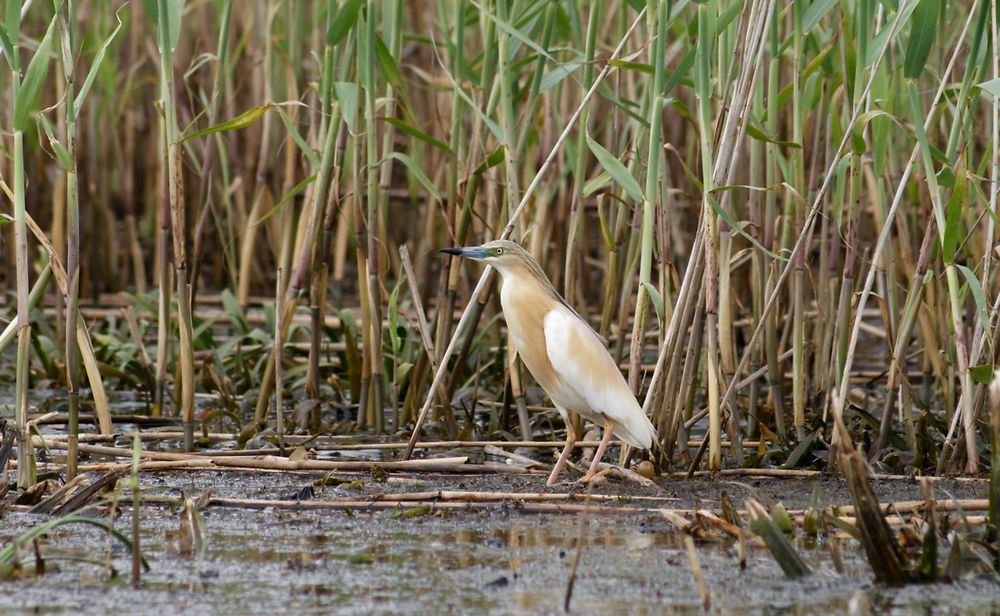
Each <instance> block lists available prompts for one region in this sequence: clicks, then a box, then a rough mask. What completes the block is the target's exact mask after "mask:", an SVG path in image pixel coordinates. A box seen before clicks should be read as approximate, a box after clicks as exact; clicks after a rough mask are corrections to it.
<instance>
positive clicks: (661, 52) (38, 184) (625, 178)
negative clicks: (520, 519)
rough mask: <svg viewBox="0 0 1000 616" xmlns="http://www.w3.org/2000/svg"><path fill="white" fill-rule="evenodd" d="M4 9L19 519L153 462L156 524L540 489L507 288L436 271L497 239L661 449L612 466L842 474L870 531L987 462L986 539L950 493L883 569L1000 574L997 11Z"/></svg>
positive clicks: (371, 4) (931, 1) (539, 5)
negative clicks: (224, 484) (881, 507)
mask: <svg viewBox="0 0 1000 616" xmlns="http://www.w3.org/2000/svg"><path fill="white" fill-rule="evenodd" d="M0 6H2V7H3V12H2V15H0V24H2V28H0V43H2V47H0V53H2V56H3V61H2V62H0V92H2V93H3V95H2V96H3V98H2V100H3V101H4V103H3V104H2V105H0V189H2V192H0V289H2V290H3V293H2V297H0V302H2V303H0V318H3V319H4V322H3V326H4V329H3V331H2V333H0V402H2V403H3V404H4V407H5V408H6V409H8V410H7V411H6V416H7V417H8V418H9V419H10V420H11V421H10V426H9V428H8V429H7V430H6V432H5V437H6V439H5V443H6V446H5V447H4V448H3V449H2V450H0V454H2V455H3V456H5V460H4V461H5V463H7V464H8V467H9V468H10V469H12V473H16V477H14V476H13V475H12V477H11V479H12V481H11V483H10V484H9V485H8V486H7V492H6V494H7V496H6V498H8V500H12V499H13V498H15V497H16V498H25V500H24V501H23V506H25V507H28V506H34V505H35V504H36V503H39V502H45V500H44V499H46V498H52V497H53V496H54V494H53V492H57V491H58V485H59V482H61V481H66V482H73V481H75V479H74V478H75V477H77V476H81V477H86V480H83V479H81V480H78V481H77V482H76V483H75V484H72V487H73V488H74V489H76V488H81V487H83V486H85V485H91V486H93V485H95V484H94V483H91V482H92V481H100V480H102V479H96V480H95V479H94V477H93V476H90V475H87V473H102V474H103V475H101V476H102V477H107V476H108V475H107V474H109V473H110V474H112V475H114V477H113V478H112V479H118V478H120V477H124V475H126V474H129V473H133V470H132V468H131V467H130V466H129V465H128V464H127V463H123V464H116V463H114V462H111V461H109V460H113V459H114V458H123V459H128V458H133V454H134V460H135V465H136V468H135V471H134V473H133V474H134V477H133V478H132V479H131V481H132V482H133V483H132V488H131V490H130V491H128V494H129V495H134V496H135V501H134V505H135V506H136V507H137V508H138V507H140V501H141V499H140V498H139V492H140V485H141V484H142V478H143V477H146V476H147V475H146V474H147V473H157V472H164V471H168V470H176V469H178V468H186V469H189V470H190V469H197V468H204V467H205V466H206V465H212V466H219V465H228V466H229V467H230V468H239V469H243V470H242V471H241V472H252V471H253V470H255V469H256V470H260V469H265V470H266V469H277V470H286V471H293V470H297V471H305V470H310V471H312V472H327V471H336V472H345V473H348V474H350V473H366V472H369V471H371V472H372V473H374V474H375V475H377V476H381V473H386V472H388V473H393V472H401V473H404V474H405V473H420V472H442V473H461V474H468V473H477V472H482V473H501V472H505V473H510V474H514V473H517V474H523V475H524V476H525V477H527V478H536V477H535V476H536V475H539V474H540V473H541V472H542V471H540V470H537V469H539V468H542V467H544V466H546V465H551V460H550V459H549V458H548V456H547V454H548V451H549V449H548V448H547V447H543V446H542V443H541V442H545V443H546V444H548V443H551V444H552V446H560V445H561V444H562V443H561V442H559V440H560V439H561V438H563V434H564V432H563V430H564V427H563V425H562V423H561V421H560V419H559V416H558V414H557V413H556V412H555V410H554V409H552V408H551V407H550V405H549V402H548V400H547V399H546V398H545V396H544V395H543V394H542V392H540V390H538V389H537V388H536V387H535V385H534V383H533V382H532V381H531V378H530V375H528V374H527V372H526V371H525V370H524V369H523V367H522V366H521V365H520V362H519V361H518V359H517V358H516V355H515V354H514V353H512V352H511V351H510V346H509V344H508V342H507V339H506V334H505V328H504V321H503V318H502V317H501V315H500V311H499V304H498V302H497V299H496V296H497V293H496V289H495V281H494V276H493V275H492V274H490V273H489V272H486V273H483V272H481V271H480V270H478V269H477V268H475V267H469V266H468V264H466V266H459V264H458V263H457V262H453V259H452V258H451V257H447V256H444V255H440V254H438V253H437V249H438V248H441V247H445V246H462V245H475V244H479V243H482V242H484V241H486V240H490V239H494V238H499V237H504V238H510V239H514V240H516V241H518V242H519V243H521V244H522V245H523V246H525V248H527V249H528V251H529V252H530V253H531V254H532V255H533V256H534V257H535V258H536V259H537V260H538V261H539V263H540V264H541V266H542V268H543V269H544V270H545V271H546V272H547V274H548V276H549V278H550V279H551V281H552V283H553V285H554V286H555V288H556V289H558V290H559V291H560V292H561V293H562V294H563V296H564V297H565V298H566V300H567V302H568V303H569V304H570V305H571V306H573V307H574V308H575V309H576V310H577V311H578V312H579V313H580V314H581V315H584V316H585V317H586V318H587V319H588V320H589V321H590V323H591V324H592V325H593V327H594V329H595V330H597V331H598V332H599V333H600V334H601V335H602V336H603V337H604V338H605V340H606V341H607V344H608V347H609V349H610V351H611V353H612V356H613V357H614V358H615V360H616V361H617V362H619V364H620V366H621V369H622V371H623V373H624V374H625V375H626V378H627V379H628V383H629V386H630V387H631V388H632V389H633V391H634V392H635V394H636V395H637V397H638V398H639V399H640V401H641V402H642V403H643V410H644V411H645V412H646V413H647V414H648V415H649V416H650V417H651V419H652V421H653V423H654V425H655V426H656V429H657V443H658V447H657V448H656V449H655V451H654V452H653V454H652V456H651V459H650V460H649V461H648V466H647V467H644V468H643V469H641V470H642V473H643V474H642V475H638V474H636V473H631V474H630V473H629V472H628V471H627V470H626V471H624V472H623V471H616V472H618V473H619V475H618V476H619V477H622V476H624V477H627V478H628V480H629V481H633V482H637V483H639V484H642V481H643V477H647V479H646V480H645V481H650V480H649V479H648V477H653V478H654V479H653V481H651V482H650V484H652V485H650V484H642V485H643V486H645V489H649V490H659V489H660V488H657V487H656V486H657V485H662V483H663V482H664V481H667V482H669V481H672V480H673V479H671V477H675V476H676V477H679V476H683V475H688V476H690V475H692V474H694V473H702V472H709V473H715V472H721V473H727V472H728V473H730V474H734V475H736V474H740V475H752V474H753V473H754V472H757V473H770V474H771V475H782V474H784V475H787V476H789V477H794V476H806V475H808V476H812V474H818V473H838V474H841V473H842V474H843V475H845V476H846V477H847V485H848V487H849V490H848V492H849V494H850V495H851V497H852V499H853V500H854V502H855V503H856V504H857V506H858V507H859V509H860V508H862V507H863V506H862V504H861V503H862V502H867V503H868V506H869V507H870V511H871V512H876V511H878V509H877V506H876V505H877V503H873V502H872V501H873V495H872V493H871V488H870V486H868V479H867V477H868V476H869V475H871V474H872V473H875V474H879V475H881V476H886V475H893V476H908V475H929V476H940V475H953V474H961V475H967V476H969V477H970V478H982V477H983V475H984V473H986V472H987V470H989V471H990V472H992V473H993V474H994V475H996V476H997V477H998V481H996V482H994V483H996V484H997V485H996V489H997V492H996V494H993V493H991V495H990V501H989V504H988V505H989V506H986V507H985V508H986V509H988V510H989V511H990V515H989V516H987V517H986V518H983V519H981V520H979V526H980V530H978V531H976V532H977V533H980V534H976V535H975V537H976V538H975V540H972V539H969V541H968V542H967V543H966V544H962V540H960V539H957V538H956V537H957V535H954V534H951V535H949V533H948V532H947V529H945V528H942V526H941V525H940V524H939V523H938V521H937V519H936V517H935V513H934V511H935V508H934V505H932V503H935V502H937V501H936V499H935V498H934V495H933V494H932V493H931V492H930V491H929V492H927V494H924V495H922V496H921V500H922V501H923V502H925V503H926V506H927V507H928V508H929V509H928V510H922V513H921V517H920V520H919V523H916V525H915V526H914V527H913V533H914V536H917V537H923V538H924V539H925V541H924V544H922V545H921V546H920V547H919V549H914V550H913V551H911V552H912V553H909V554H908V553H907V550H908V549H909V548H908V545H907V544H906V543H905V542H904V543H903V544H902V545H901V546H900V545H897V546H896V548H895V553H888V554H886V553H883V554H882V555H881V556H879V555H878V554H874V553H872V552H870V551H869V552H868V553H867V556H868V557H869V560H870V561H871V562H873V564H876V563H881V564H885V563H886V562H889V561H892V562H895V563H896V566H898V568H899V569H898V573H899V576H898V579H894V580H889V581H892V582H900V583H901V582H904V581H915V580H916V579H918V578H919V579H938V577H940V576H939V572H938V570H937V569H934V570H933V571H931V572H929V573H927V574H926V575H925V576H924V577H923V578H921V575H922V574H921V573H920V571H923V569H921V567H924V566H926V567H930V566H931V564H930V563H931V562H932V561H933V559H934V558H935V557H936V554H937V552H936V551H934V550H937V543H936V538H938V537H940V538H941V539H942V541H944V540H946V539H947V541H948V542H949V545H951V546H960V547H959V548H954V547H952V548H949V549H952V550H955V549H958V550H959V556H956V557H955V558H960V557H961V554H962V552H961V550H962V549H965V548H964V547H961V546H962V545H966V546H968V545H973V544H975V545H983V546H987V547H984V548H983V549H984V550H986V552H983V553H979V552H977V553H976V554H978V556H981V558H979V560H980V561H982V562H983V563H987V564H989V563H992V564H989V566H986V565H985V564H984V565H983V566H984V567H985V570H989V571H990V572H993V573H991V574H995V572H994V568H995V566H996V564H997V549H996V533H995V530H994V527H993V525H992V521H993V520H994V519H995V517H996V515H997V512H998V511H1000V506H998V505H997V503H1000V398H996V399H995V403H994V405H993V406H992V407H991V405H990V396H989V395H988V393H987V391H988V384H989V382H990V380H991V379H992V378H993V374H994V371H995V368H996V366H995V364H997V363H998V361H997V353H998V344H1000V327H998V323H997V317H998V315H1000V273H998V270H1000V268H998V266H997V263H994V261H996V260H997V258H998V256H1000V253H998V252H997V250H996V247H997V222H998V218H997V209H996V206H997V194H998V189H1000V184H998V181H1000V150H998V149H997V143H998V141H1000V51H998V47H997V38H998V35H1000V29H998V21H997V8H996V5H995V3H989V2H984V1H982V0H951V1H949V0H882V1H879V0H842V1H840V2H837V1H835V0H811V1H809V0H791V1H789V2H771V1H768V0H743V1H739V2H729V1H722V0H705V1H704V2H689V1H684V0H677V1H668V0H646V1H642V0H590V1H588V2H575V1H562V0H436V1H431V0H420V1H416V2H403V1H402V0H315V1H312V2H298V1H293V0H254V1H246V2H243V1H234V0H192V1H187V2H185V1H184V0H142V1H139V0H132V1H131V2H119V1H114V2H98V1H86V0H55V1H54V2H48V1H43V0H35V1H31V0H6V2H3V3H0ZM481 273H482V277H480V274H481ZM578 427H579V428H581V429H579V430H577V431H576V433H577V434H584V433H585V432H584V430H583V426H578ZM125 432H128V433H132V432H135V433H136V435H137V438H136V439H135V440H134V441H133V439H132V437H131V436H129V437H128V438H123V437H121V436H119V435H121V434H122V433H125ZM591 443H592V439H591ZM133 445H134V447H135V448H136V450H135V452H133ZM591 446H592V444H591ZM365 447H374V448H375V449H376V450H377V451H379V452H380V456H382V455H384V457H380V458H379V459H378V460H377V461H376V462H377V464H376V463H372V462H371V461H366V460H360V461H358V460H355V461H354V462H353V463H356V464H357V465H358V466H350V464H351V463H352V462H351V461H349V460H341V459H332V458H333V456H351V455H352V454H351V453H350V452H351V451H354V450H355V449H363V448H365ZM517 447H520V448H521V449H519V450H518V451H516V452H515V451H512V450H513V449H515V448H517ZM352 448H355V449H352ZM456 448H458V449H459V451H458V453H455V452H454V451H452V452H450V453H451V454H455V455H449V454H446V455H444V456H436V457H437V458H439V459H433V458H435V456H434V455H432V454H433V452H440V451H442V450H443V451H449V450H451V449H456ZM490 448H492V449H490ZM470 451H472V460H471V461H474V462H482V460H483V457H484V455H485V458H486V461H485V462H484V463H481V464H469V462H470V456H469V454H470ZM414 452H417V454H419V455H417V456H416V457H417V459H411V457H413V454H414ZM531 452H535V454H531ZM538 452H543V453H544V455H537V453H538ZM264 454H268V455H267V456H266V457H264V458H261V457H260V456H262V455H264ZM528 454H531V455H528ZM421 456H423V458H427V459H421ZM623 457H624V456H623ZM227 459H228V461H226V460H227ZM609 459H610V457H609ZM501 460H503V461H506V462H508V464H502V463H501ZM393 465H398V466H393ZM407 465H410V466H407ZM469 466H475V467H476V469H475V470H472V469H469V468H462V467H469ZM371 469H378V470H371ZM80 473H84V475H80ZM713 476H715V475H713ZM723 476H724V475H723ZM56 477H58V478H59V481H56V480H55V478H56ZM376 478H377V477H376ZM112 479H106V478H105V479H103V481H106V482H108V483H109V484H113V483H114V481H113V480H112ZM118 483H119V484H121V483H124V482H123V481H119V482H118ZM67 485H71V483H67ZM99 487H102V486H99ZM99 487H98V488H94V490H95V492H96V491H97V490H98V489H99ZM928 490H930V487H929V486H928ZM68 492H70V493H72V491H68ZM29 495H32V496H30V497H29ZM92 496H93V494H88V495H87V497H86V498H83V497H81V499H80V501H79V502H78V503H75V504H76V506H83V504H84V503H87V502H92V501H93V499H92V498H91V497H92ZM119 496H120V497H122V498H125V496H126V494H125V493H122V494H119ZM938 497H941V495H940V494H938ZM62 498H63V496H60V500H59V501H58V502H62V501H61V499H62ZM101 498H104V497H101ZM469 498H470V499H471V497H469ZM123 502H124V501H123ZM207 502H208V501H206V503H201V504H200V505H199V504H198V503H195V502H194V501H192V502H191V503H190V504H185V503H183V502H182V503H181V504H179V505H177V506H178V507H181V509H183V511H186V512H187V513H184V514H183V515H186V516H187V518H185V519H187V520H189V521H188V522H187V524H189V525H195V526H196V525H197V523H196V522H195V520H197V512H198V511H199V510H200V509H201V507H202V506H207ZM102 503H103V501H102ZM115 503H116V504H117V503H118V501H117V500H116V501H115ZM149 503H150V506H156V505H155V504H154V502H153V501H149ZM161 504H162V503H161ZM103 505H104V506H106V505H107V503H103ZM740 505H742V503H740ZM824 505H825V504H824ZM53 506H54V504H53ZM76 506H74V507H70V508H69V509H68V510H67V512H68V511H72V510H74V509H76V508H77V507H76ZM758 507H759V509H758ZM112 509H113V508H112ZM820 509H822V506H817V509H816V510H817V511H819V510H820ZM773 514H774V508H773V507H761V506H760V505H759V504H758V505H757V507H754V506H753V505H750V504H749V503H748V504H747V506H746V508H745V509H744V510H743V512H742V516H745V517H746V520H745V521H744V519H743V517H740V518H739V519H737V518H729V519H728V520H727V523H728V524H730V525H731V527H723V526H720V527H719V528H723V529H725V528H729V530H730V531H732V527H737V528H740V529H743V528H746V529H749V528H751V527H752V528H753V529H754V531H757V532H761V531H759V530H758V528H757V525H758V524H760V523H765V524H766V520H765V519H771V518H772V517H773ZM738 515H739V514H738ZM872 515H875V513H872ZM877 517H878V519H879V520H882V522H878V521H877V520H876V519H875V518H874V517H869V518H867V521H866V520H865V519H863V518H864V516H858V520H856V521H849V522H844V524H854V523H855V522H856V523H857V525H856V526H852V528H854V531H855V532H856V533H858V536H860V537H861V538H862V543H863V544H866V542H867V543H872V542H873V541H874V543H875V544H878V543H879V541H880V540H879V537H881V538H882V539H885V537H886V535H885V533H890V536H891V532H892V531H891V529H890V527H889V526H887V525H886V524H887V523H886V522H885V521H884V520H883V516H882V514H881V513H880V512H879V513H878V514H877ZM750 518H752V521H751V519H750ZM761 520H765V522H761ZM910 522H911V521H908V520H895V521H892V525H893V526H892V528H893V529H897V530H898V526H899V523H902V524H904V525H905V524H909V523H910ZM973 526H974V525H973ZM137 528H138V527H137ZM191 528H194V526H192V527H191ZM189 530H190V529H189ZM743 532H744V531H742V530H741V531H740V532H739V533H738V534H739V535H741V536H742V534H743ZM767 532H768V531H766V530H765V531H763V532H761V535H763V536H766V535H767ZM845 532H846V531H845ZM747 533H748V534H747V536H749V531H747ZM730 534H732V533H730ZM123 537H124V536H123ZM138 537H139V532H138V530H136V533H135V539H136V540H137V539H138ZM872 537H874V538H875V539H874V540H872V539H871V538H872ZM927 537H933V538H935V541H934V542H932V541H931V540H930V539H927ZM911 539H912V537H911ZM741 541H742V540H741ZM893 544H894V545H895V540H893ZM741 545H742V543H741ZM768 547H769V548H771V549H772V552H775V550H777V552H781V551H782V550H785V548H783V547H778V548H773V547H772V546H771V545H770V544H768ZM786 547H787V546H786ZM866 547H867V545H866ZM910 547H912V546H910ZM970 549H973V548H970ZM976 549H978V548H976ZM133 551H134V552H135V553H138V552H139V550H138V549H135V550H133ZM890 552H891V550H890ZM944 552H945V549H944V548H942V551H941V553H942V554H943V553H944ZM784 553H786V554H788V552H787V550H786V551H785V552H784ZM917 553H919V554H917ZM928 554H930V556H928ZM788 558H792V557H791V556H789V557H788ZM977 558H978V557H977ZM880 559H888V560H880ZM787 562H788V561H786V564H787ZM977 562H978V561H977ZM136 566H137V567H138V565H136ZM956 566H957V565H956ZM957 570H958V569H956V571H957ZM136 575H137V576H138V574H136Z"/></svg>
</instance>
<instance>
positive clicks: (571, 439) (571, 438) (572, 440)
mask: <svg viewBox="0 0 1000 616" xmlns="http://www.w3.org/2000/svg"><path fill="white" fill-rule="evenodd" d="M575 446H576V435H575V434H573V424H571V423H570V422H569V421H567V422H566V446H565V447H563V450H562V453H561V454H559V460H558V461H556V465H555V467H553V469H552V474H551V475H549V480H548V481H546V482H545V483H546V485H553V484H554V483H555V482H556V479H558V478H559V473H561V472H562V468H563V466H565V465H566V458H568V457H569V452H571V451H573V447H575Z"/></svg>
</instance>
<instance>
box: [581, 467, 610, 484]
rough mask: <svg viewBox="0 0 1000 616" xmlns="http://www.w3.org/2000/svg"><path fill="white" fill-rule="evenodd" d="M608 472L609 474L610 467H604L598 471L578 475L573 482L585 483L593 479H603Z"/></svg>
mask: <svg viewBox="0 0 1000 616" xmlns="http://www.w3.org/2000/svg"><path fill="white" fill-rule="evenodd" d="M610 474H611V469H610V468H606V469H604V470H601V471H598V472H596V473H591V472H588V473H587V474H586V475H584V476H583V477H580V478H579V479H577V480H576V481H574V482H573V483H575V484H578V485H587V484H588V483H590V482H592V481H595V480H600V481H603V480H604V479H607V477H608V475H610Z"/></svg>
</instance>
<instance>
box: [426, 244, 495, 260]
mask: <svg viewBox="0 0 1000 616" xmlns="http://www.w3.org/2000/svg"><path fill="white" fill-rule="evenodd" d="M438 252H443V253H445V254H449V255H455V256H456V257H465V258H466V259H485V258H486V257H488V256H489V254H488V253H487V252H486V251H485V250H483V248H482V246H470V247H467V248H442V249H440V250H439V251H438Z"/></svg>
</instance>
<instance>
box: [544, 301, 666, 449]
mask: <svg viewBox="0 0 1000 616" xmlns="http://www.w3.org/2000/svg"><path fill="white" fill-rule="evenodd" d="M544 329H545V348H546V352H547V353H548V356H549V361H551V362H552V367H553V368H554V369H555V371H556V373H557V374H558V375H559V376H560V377H561V378H562V379H563V381H565V383H566V386H567V387H569V388H570V389H572V390H573V391H574V393H576V394H577V395H578V396H579V397H580V398H583V399H584V400H586V401H587V404H588V405H590V409H589V410H590V411H593V412H595V413H600V414H601V415H603V416H605V417H607V418H608V419H610V420H611V422H612V424H614V426H615V433H616V434H617V435H618V436H619V437H620V438H621V439H622V440H623V441H625V442H626V443H628V444H629V445H632V446H634V447H639V448H641V449H649V447H650V445H651V444H652V441H653V438H654V437H655V434H656V431H655V429H654V428H653V424H651V423H650V421H649V419H648V418H646V416H645V415H644V414H643V412H642V408H640V407H639V403H638V402H637V401H636V399H635V396H633V395H632V390H631V389H629V387H628V384H627V383H626V382H625V378H624V377H622V373H621V372H620V371H619V370H618V366H616V365H615V362H614V360H613V359H611V355H610V354H608V351H607V349H605V348H604V345H603V344H601V341H600V339H599V338H598V337H597V334H596V333H595V332H594V330H592V329H591V328H590V326H589V325H587V324H586V323H584V322H583V321H582V320H580V318H579V317H577V316H576V315H575V314H572V313H571V312H570V311H569V310H566V309H565V308H563V307H562V306H557V307H556V308H554V309H552V310H550V311H549V313H548V314H546V315H545V321H544ZM570 410H575V411H579V412H582V413H584V414H587V413H586V411H587V410H588V409H570Z"/></svg>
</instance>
